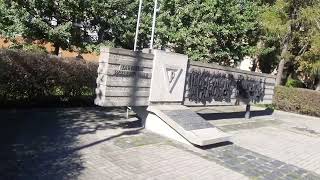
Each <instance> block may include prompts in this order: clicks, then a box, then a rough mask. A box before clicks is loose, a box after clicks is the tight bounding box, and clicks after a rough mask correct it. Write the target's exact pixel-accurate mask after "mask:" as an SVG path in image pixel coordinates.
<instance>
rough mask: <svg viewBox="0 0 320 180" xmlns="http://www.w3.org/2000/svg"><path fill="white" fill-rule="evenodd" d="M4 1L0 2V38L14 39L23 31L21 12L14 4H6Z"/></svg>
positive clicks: (0, 0) (22, 15)
mask: <svg viewBox="0 0 320 180" xmlns="http://www.w3.org/2000/svg"><path fill="white" fill-rule="evenodd" d="M7 2H8V1H6V0H0V36H3V37H6V38H9V39H14V38H15V37H16V36H17V35H19V34H21V33H22V32H23V30H24V28H23V25H22V23H21V21H20V20H21V19H22V18H23V17H24V14H23V12H22V11H20V10H19V8H16V4H15V3H11V4H8V3H7Z"/></svg>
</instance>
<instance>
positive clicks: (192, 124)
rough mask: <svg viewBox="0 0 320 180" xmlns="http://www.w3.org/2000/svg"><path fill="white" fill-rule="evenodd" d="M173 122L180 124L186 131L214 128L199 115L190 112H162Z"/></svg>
mask: <svg viewBox="0 0 320 180" xmlns="http://www.w3.org/2000/svg"><path fill="white" fill-rule="evenodd" d="M162 112H164V113H165V114H166V115H167V116H169V117H170V118H171V119H172V120H173V121H175V122H176V123H178V124H179V125H180V126H181V127H182V128H183V129H185V130H186V131H191V130H197V129H206V128H214V126H213V125H212V124H210V123H208V122H207V121H205V120H204V119H203V118H201V116H199V115H198V114H197V113H195V112H193V111H190V110H189V109H188V110H162Z"/></svg>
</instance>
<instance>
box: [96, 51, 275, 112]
mask: <svg viewBox="0 0 320 180" xmlns="http://www.w3.org/2000/svg"><path fill="white" fill-rule="evenodd" d="M197 74H198V75H197ZM195 75H197V76H195ZM191 76H195V77H197V78H199V79H196V80H194V79H193V81H195V82H197V83H199V84H196V85H195V86H192V87H190V77H191ZM216 77H217V78H216ZM213 78H216V79H215V81H214V80H212V79H213ZM240 78H243V79H244V80H248V82H252V83H251V86H252V88H251V87H249V88H251V89H252V93H249V94H253V95H252V96H254V97H251V99H250V98H249V97H247V98H245V97H243V96H239V95H241V93H239V92H237V90H238V89H243V88H242V87H237V86H239V83H241V81H239V79H240ZM210 79H211V82H209V81H210ZM275 79H276V77H275V76H273V75H269V74H263V73H255V72H250V71H244V70H239V69H235V68H230V67H224V66H219V65H216V64H204V63H200V62H192V61H190V62H188V57H187V56H185V55H181V54H176V53H167V52H164V51H161V50H153V52H152V53H141V52H133V51H130V50H125V49H116V48H102V49H101V55H100V59H99V68H98V78H97V89H96V94H97V98H96V99H95V104H97V105H99V106H148V105H150V104H159V103H161V104H183V105H185V106H195V105H196V106H203V105H226V104H228V105H230V104H231V105H235V104H237V103H241V104H248V103H252V102H253V103H256V102H258V103H263V104H270V103H272V97H273V91H274V85H275ZM243 82H246V81H243ZM243 82H242V83H243ZM219 85H220V87H219ZM214 86H216V87H214ZM210 88H211V89H210ZM212 88H215V89H212ZM259 88H260V90H259ZM190 92H191V93H190ZM192 93H193V94H192ZM210 93H211V94H210ZM218 93H221V95H219V94H218ZM194 96H201V97H200V98H199V97H194ZM221 96H222V97H221Z"/></svg>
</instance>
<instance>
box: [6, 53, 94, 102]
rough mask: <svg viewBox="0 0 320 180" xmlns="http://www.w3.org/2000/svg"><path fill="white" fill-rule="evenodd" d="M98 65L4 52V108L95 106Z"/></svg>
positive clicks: (52, 57)
mask: <svg viewBox="0 0 320 180" xmlns="http://www.w3.org/2000/svg"><path fill="white" fill-rule="evenodd" d="M97 68H98V64H97V63H92V62H86V61H84V60H80V59H77V60H76V59H62V58H58V57H54V56H49V55H47V54H39V53H38V54H36V53H27V52H24V51H17V50H0V107H2V108H3V107H20V106H23V107H24V106H27V107H30V106H41V107H43V106H69V105H72V106H78V105H80V106H82V105H93V99H94V96H95V87H96V77H97Z"/></svg>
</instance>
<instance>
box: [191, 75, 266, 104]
mask: <svg viewBox="0 0 320 180" xmlns="http://www.w3.org/2000/svg"><path fill="white" fill-rule="evenodd" d="M264 81H265V80H264ZM264 81H263V80H262V79H254V78H249V77H244V76H242V75H239V77H238V78H237V79H235V78H234V76H233V75H232V74H225V73H211V72H209V71H205V70H203V71H199V70H195V69H192V70H191V71H190V73H188V77H187V87H188V89H187V90H188V93H187V97H188V98H189V100H190V101H193V102H196V103H203V104H206V103H207V102H208V103H210V102H212V101H218V102H222V101H225V102H231V96H232V94H233V92H234V93H235V95H236V97H239V98H243V99H249V100H250V102H253V103H258V102H261V101H263V97H264V94H265V82H264Z"/></svg>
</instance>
